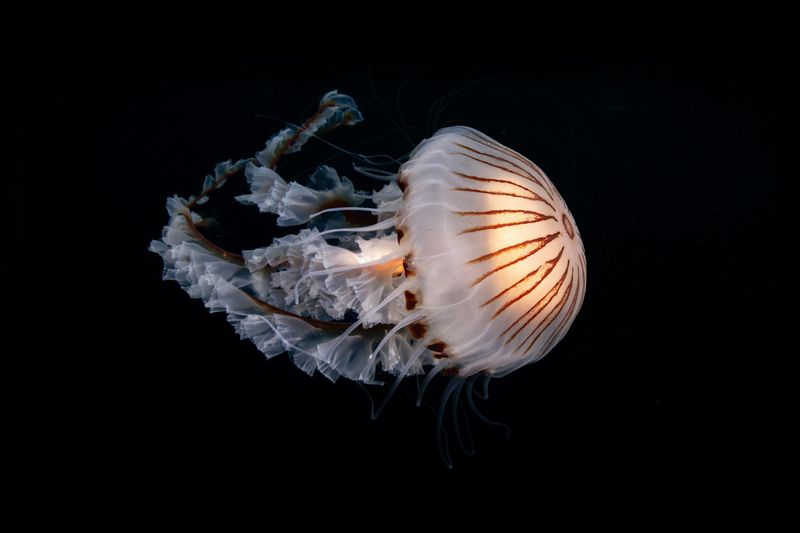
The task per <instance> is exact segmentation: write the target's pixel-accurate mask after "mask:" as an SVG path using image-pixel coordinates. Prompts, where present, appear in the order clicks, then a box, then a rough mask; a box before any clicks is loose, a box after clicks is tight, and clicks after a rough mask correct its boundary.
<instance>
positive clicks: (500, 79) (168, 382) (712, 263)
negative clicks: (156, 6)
mask: <svg viewBox="0 0 800 533" xmlns="http://www.w3.org/2000/svg"><path fill="white" fill-rule="evenodd" d="M27 84H28V85H27V86H26V90H25V94H24V98H23V99H22V101H21V105H20V106H19V108H18V111H17V116H16V118H17V120H16V127H17V139H18V141H19V143H20V144H19V146H18V151H17V161H16V164H17V169H18V170H19V171H20V175H21V176H24V179H20V180H17V181H16V182H15V184H14V194H15V204H16V207H17V211H16V220H17V223H18V233H17V235H18V236H19V237H20V238H21V248H20V249H19V252H20V254H21V255H20V256H21V257H23V258H25V261H24V265H25V266H24V269H22V270H23V271H24V276H25V277H24V278H22V277H21V278H20V280H21V279H29V280H31V283H22V282H20V284H19V285H18V286H17V287H16V292H15V296H16V297H18V299H19V300H18V304H19V306H21V308H22V309H23V310H24V312H23V317H24V320H23V321H22V322H23V324H24V328H23V329H20V330H18V332H17V334H18V335H20V336H22V338H21V341H22V342H21V343H20V345H21V346H23V347H27V349H23V352H22V353H23V354H25V353H26V352H29V353H28V354H27V355H25V357H31V358H33V359H34V360H35V361H36V362H37V363H41V364H40V365H39V366H40V368H39V369H38V370H37V372H36V373H35V374H34V376H33V379H32V384H31V385H30V386H29V387H27V390H26V392H25V396H23V400H22V401H23V402H28V404H30V405H33V404H35V405H36V406H37V407H38V410H37V412H38V414H37V416H36V417H35V419H34V420H33V424H34V426H35V427H36V430H37V435H39V434H41V437H38V438H37V439H36V442H37V444H36V446H34V447H33V451H34V453H35V454H37V458H38V459H37V464H38V465H39V466H41V468H43V471H44V472H45V475H47V476H52V477H48V479H52V480H53V483H56V484H57V485H56V486H60V485H58V484H59V483H60V484H64V485H63V486H69V485H70V483H71V480H72V481H74V480H76V479H84V480H89V483H90V484H92V486H95V487H105V486H108V487H117V488H119V487H122V486H130V484H132V483H144V484H145V486H147V487H150V488H152V489H156V488H159V487H160V488H161V489H164V487H171V486H174V487H184V486H194V487H203V486H205V484H208V485H209V486H215V487H219V486H220V485H219V484H220V483H221V484H222V486H228V485H232V486H236V485H238V484H240V483H249V482H257V483H258V484H260V485H261V486H262V488H263V489H264V490H274V491H275V492H279V493H281V494H283V495H284V497H286V498H289V499H293V498H294V496H292V495H293V494H307V493H308V492H313V493H319V494H324V495H325V497H326V498H329V501H340V500H341V501H350V498H351V497H354V496H353V495H352V493H350V492H348V491H345V490H342V489H341V487H343V486H344V485H345V483H350V482H352V481H354V480H363V485H361V488H362V489H363V490H364V491H365V492H366V495H364V494H360V495H359V496H358V498H367V499H370V497H372V498H374V499H375V500H380V499H382V496H379V495H377V494H376V493H375V492H374V490H375V487H383V488H382V489H381V490H386V491H389V492H387V493H386V494H388V495H389V496H387V498H388V499H389V500H390V501H391V502H393V505H399V506H407V505H408V504H410V503H411V502H417V501H419V499H420V498H434V497H435V498H437V499H438V500H437V501H438V502H439V503H440V504H441V505H445V506H446V505H450V502H459V505H469V504H470V502H476V503H480V504H485V505H487V507H490V508H492V507H493V506H491V505H490V504H489V501H490V500H491V499H492V497H497V498H498V499H501V498H505V497H507V496H509V495H508V494H506V492H507V488H508V487H509V486H511V484H512V482H513V483H517V482H519V483H521V485H520V486H521V487H523V489H522V490H521V491H511V492H512V494H511V497H513V498H531V499H536V498H539V497H541V495H542V494H543V493H547V494H550V495H551V496H553V495H555V497H556V498H560V496H559V495H563V497H565V498H567V497H574V495H575V493H582V494H586V495H591V494H602V493H604V492H605V491H606V490H607V489H606V487H607V486H608V484H609V483H611V480H613V481H614V483H617V482H619V483H621V486H622V487H627V490H630V492H631V494H638V496H639V497H642V498H645V499H646V498H647V496H646V494H647V493H648V491H659V490H664V491H667V489H666V488H665V487H667V486H671V485H673V484H677V485H678V486H680V487H682V489H681V490H682V491H683V494H687V493H689V494H693V495H695V496H696V497H697V498H699V499H702V497H703V494H704V493H705V492H706V491H710V492H712V493H720V492H723V493H726V494H727V493H730V494H731V495H733V494H741V489H743V488H744V487H752V486H757V485H758V484H759V482H758V480H762V479H765V476H767V475H768V474H769V473H770V472H771V471H772V465H771V462H770V457H771V456H772V451H773V449H774V447H773V446H774V445H773V441H772V439H773V437H772V427H771V424H770V422H769V417H768V415H767V413H769V412H772V411H773V410H774V408H775V406H774V405H773V402H772V400H770V394H769V392H770V389H771V385H770V383H771V381H772V376H771V373H772V372H774V370H772V368H771V367H772V366H773V365H772V363H771V362H772V361H774V360H775V357H776V355H778V354H781V353H782V351H781V350H779V349H778V344H779V337H780V335H781V334H782V331H781V329H780V327H779V324H781V323H782V320H781V318H780V316H781V315H780V311H781V309H780V305H779V304H780V303H781V301H782V297H781V294H782V293H783V291H782V290H781V289H780V287H781V286H783V285H784V284H785V283H786V282H787V281H788V280H787V279H786V276H785V275H784V274H785V272H784V266H785V255H784V254H785V252H784V251H783V250H782V248H781V245H782V243H783V242H784V234H785V232H784V230H783V229H782V228H783V225H782V222H783V220H782V217H781V212H780V205H781V201H780V198H781V195H780V192H781V187H782V182H781V176H782V175H784V172H785V168H784V166H783V165H784V164H785V159H782V156H781V153H782V152H781V150H782V142H783V141H782V136H781V126H782V122H781V121H782V117H783V115H784V113H785V103H786V97H787V93H786V88H785V85H784V81H783V79H782V78H781V76H780V74H779V71H778V70H777V69H776V68H774V66H773V65H771V64H769V63H761V62H760V60H759V59H758V58H756V57H750V56H743V57H692V56H688V55H687V56H672V55H663V54H661V55H652V56H644V55H636V56H634V55H625V54H621V55H603V56H600V55H595V56H562V57H552V56H548V57H544V56H541V57H537V56H531V57H521V56H519V57H511V58H507V59H505V60H504V61H502V62H500V63H498V62H496V61H494V60H492V61H490V59H489V58H488V57H487V58H485V60H477V61H471V62H470V63H466V62H453V61H452V60H448V59H445V58H436V57H434V58H431V59H429V60H428V61H427V62H421V61H416V60H410V59H408V57H405V58H397V57H392V56H390V55H387V54H375V55H372V56H370V57H365V58H363V60H362V59H361V58H355V59H354V60H353V61H352V62H349V63H330V62H323V61H320V60H315V59H311V58H310V57H301V56H297V57H292V58H290V59H287V60H280V61H277V62H275V61H270V62H267V61H263V62H261V61H243V62H237V63H233V64H135V63H124V64H115V63H93V64H78V65H68V66H61V67H54V68H52V69H49V70H47V71H46V72H44V71H39V72H37V73H34V74H33V75H32V76H30V77H29V78H28V81H27ZM333 88H337V89H339V90H340V91H341V92H345V93H347V94H349V95H351V96H353V97H354V98H355V99H356V101H357V102H358V103H359V105H360V108H361V109H362V111H363V113H364V116H365V121H364V123H362V124H360V125H359V126H357V127H354V128H347V129H342V130H339V131H336V132H335V133H334V134H332V135H331V136H330V137H328V139H329V140H330V141H331V142H333V143H336V144H337V145H339V146H342V147H345V148H348V149H352V148H354V147H357V150H358V151H360V152H363V153H389V154H392V155H394V156H401V155H402V154H404V153H406V152H408V151H409V150H410V149H411V148H412V147H413V145H414V144H416V143H417V142H419V141H420V140H422V139H423V138H425V137H426V136H428V135H430V134H431V133H432V132H433V131H435V130H436V129H437V128H439V127H442V126H445V125H450V124H465V125H468V126H473V127H476V128H478V129H480V130H482V131H484V132H486V133H487V134H489V135H491V136H493V137H495V138H496V139H498V140H499V141H501V142H503V143H504V144H507V145H508V146H510V147H512V148H515V149H517V150H518V151H520V152H522V153H523V154H526V155H527V156H529V157H530V158H531V159H533V160H534V161H536V162H537V163H538V164H539V165H540V166H541V167H542V168H543V169H544V170H545V171H546V172H547V173H548V174H549V176H550V177H551V179H552V180H553V181H554V183H555V184H556V186H557V187H558V188H559V190H560V191H561V193H562V195H563V196H564V197H565V199H566V200H567V203H568V204H569V206H570V208H571V210H572V212H573V214H574V215H575V219H576V220H577V223H578V225H579V228H580V230H581V233H582V236H583V240H584V243H585V246H586V252H587V258H588V278H589V284H588V292H587V297H586V302H585V305H584V307H583V310H582V311H581V313H580V315H579V317H578V319H577V320H576V322H575V324H574V325H573V327H572V329H571V330H570V332H569V334H568V335H567V336H566V338H565V339H564V340H563V341H562V342H561V343H560V344H559V345H558V347H557V348H556V349H555V350H554V351H553V352H552V353H551V354H550V355H549V356H548V357H547V358H545V359H544V360H543V361H541V362H539V363H536V364H534V365H531V366H529V367H526V368H524V369H522V370H520V371H517V372H515V373H513V374H512V375H510V376H508V377H506V378H503V379H500V380H497V381H495V382H493V384H492V386H491V390H490V392H491V398H490V400H489V401H488V402H482V403H481V405H482V407H483V408H484V411H485V412H486V414H487V415H490V416H491V417H492V418H494V419H498V420H501V421H503V422H506V423H508V424H509V425H510V426H511V427H512V428H513V433H512V436H511V438H510V439H509V440H505V439H503V438H502V436H501V435H500V434H499V433H498V432H497V431H495V430H493V429H492V428H491V427H486V426H482V425H481V424H479V423H477V422H476V423H474V424H473V426H472V430H473V434H474V437H475V440H476V444H477V448H478V450H477V454H476V455H475V456H474V457H465V456H463V455H462V454H460V453H459V452H457V451H456V450H454V451H453V453H454V459H455V463H456V468H455V469H454V470H453V471H451V472H449V471H447V470H446V469H445V468H444V467H443V464H442V462H441V460H440V459H439V456H438V455H437V453H436V449H435V443H434V429H435V421H434V417H433V415H432V414H431V413H430V411H429V410H426V409H417V408H415V407H414V406H413V402H412V400H411V399H410V398H409V397H407V396H404V395H403V394H399V395H398V396H397V397H396V398H395V399H394V400H393V401H392V402H391V404H390V405H389V407H388V408H387V410H386V411H385V413H384V415H383V416H382V417H381V418H380V419H379V420H378V421H376V422H371V421H370V420H369V416H368V415H369V412H368V402H367V399H366V396H365V395H364V393H363V391H362V390H360V389H359V388H358V387H357V386H354V385H353V384H351V383H347V382H345V380H342V381H340V382H339V383H337V384H335V385H334V384H332V383H330V382H328V381H327V380H326V379H324V378H322V377H319V376H317V377H314V378H313V379H312V378H309V377H307V376H305V375H304V374H302V373H301V372H299V371H297V369H295V368H294V367H293V365H291V363H290V362H289V361H288V360H287V359H286V358H285V357H283V356H282V357H278V358H275V359H273V360H270V361H265V360H264V358H263V357H262V355H261V354H260V353H259V352H258V351H257V350H256V349H255V348H254V347H253V346H252V345H250V344H249V343H243V342H241V341H239V340H238V338H237V337H236V335H235V334H234V332H233V331H232V329H231V328H230V327H229V325H228V324H227V323H226V321H225V319H224V317H223V316H220V315H213V316H211V315H209V314H208V313H207V312H206V310H205V308H203V306H202V305H201V303H199V302H198V301H195V300H190V299H189V298H188V297H187V296H186V295H185V294H184V293H183V292H182V291H181V290H180V289H179V287H178V286H177V285H176V284H174V283H165V282H162V281H161V279H160V273H161V260H160V258H159V257H157V256H156V255H153V254H150V253H148V252H147V246H148V243H149V241H150V240H151V239H153V238H156V237H158V236H159V234H160V231H161V227H162V225H163V224H164V223H165V222H166V220H167V215H166V212H165V211H164V208H163V206H164V201H165V199H166V197H167V196H169V195H172V194H175V193H177V194H180V195H182V196H188V195H189V194H193V193H196V192H197V191H198V190H199V188H200V186H201V184H202V179H203V176H204V175H205V174H206V173H207V172H209V171H210V170H211V169H212V168H213V165H214V164H215V163H217V162H218V161H221V160H224V159H228V158H233V159H236V158H239V157H246V156H249V155H251V154H253V153H254V152H255V151H256V150H258V149H260V148H261V147H262V146H263V143H264V141H266V139H267V138H268V137H269V136H270V135H271V134H272V133H273V132H274V131H276V130H277V129H278V128H279V127H280V122H278V121H277V120H276V118H277V119H279V120H284V121H290V122H297V121H299V120H301V119H302V118H304V117H307V116H308V115H309V113H310V112H312V111H313V110H314V109H315V106H316V103H317V101H318V99H319V98H320V96H321V95H322V94H323V93H325V92H327V91H328V90H331V89H333ZM273 117H274V118H273ZM784 155H785V154H784ZM328 158H331V159H329V160H328ZM323 160H327V162H328V164H332V165H334V166H336V167H337V168H338V169H339V170H340V171H341V172H342V173H344V174H347V175H348V176H350V177H353V179H355V180H356V181H357V184H358V185H360V186H362V187H364V188H367V187H370V186H372V185H374V184H372V183H369V182H368V181H367V180H364V179H356V177H355V176H353V174H354V173H353V172H352V171H350V170H349V164H350V159H348V158H347V157H344V156H341V155H338V154H337V152H336V151H335V150H332V149H330V148H329V147H326V146H324V145H321V144H314V143H311V144H310V145H309V146H308V148H307V149H304V151H303V152H302V153H301V155H300V156H299V157H296V158H294V159H293V160H291V161H287V165H286V166H285V167H284V169H285V170H286V173H285V174H284V175H286V176H292V175H296V176H302V175H303V173H307V172H308V171H310V170H311V169H313V167H314V166H315V165H316V164H318V163H319V162H321V161H323ZM237 192H241V191H240V184H239V183H234V182H231V183H229V184H228V185H227V186H226V189H225V190H224V191H223V192H221V194H220V198H219V199H218V201H214V202H213V203H212V204H211V205H210V206H209V208H210V209H211V210H212V212H213V213H214V214H215V215H216V216H218V218H219V220H220V227H219V228H220V229H219V232H218V237H219V239H221V241H222V242H224V243H225V244H226V245H227V246H229V247H231V248H237V247H238V248H239V249H242V248H248V247H253V246H258V245H264V244H266V243H268V242H269V241H270V239H271V237H272V236H274V235H276V233H274V231H273V229H272V227H271V221H272V217H271V216H269V215H263V216H262V215H258V214H254V213H252V212H245V211H246V210H244V209H243V208H242V207H240V206H237V205H235V204H234V203H232V202H228V203H226V200H229V199H230V198H231V197H232V196H233V194H235V193H237ZM27 328H30V329H27ZM773 368H774V367H773ZM412 389H413V387H412V388H410V389H408V392H411V391H412ZM377 394H380V391H378V392H377ZM431 398H432V399H433V398H435V391H434V394H433V395H431ZM221 480H225V481H221ZM754 480H755V481H754ZM226 483H227V485H225V484H226ZM504 487H505V489H504ZM631 489H632V490H631ZM167 490H168V489H167ZM371 495H372V496H371ZM358 501H360V500H358ZM359 505H361V504H360V503H359ZM364 505H368V504H367V503H364Z"/></svg>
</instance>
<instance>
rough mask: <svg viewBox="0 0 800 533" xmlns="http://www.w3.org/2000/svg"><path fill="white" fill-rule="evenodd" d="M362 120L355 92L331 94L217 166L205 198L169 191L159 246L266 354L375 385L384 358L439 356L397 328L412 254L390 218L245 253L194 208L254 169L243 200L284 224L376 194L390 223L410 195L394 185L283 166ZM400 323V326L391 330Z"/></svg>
mask: <svg viewBox="0 0 800 533" xmlns="http://www.w3.org/2000/svg"><path fill="white" fill-rule="evenodd" d="M360 120H361V114H360V113H359V112H358V109H357V108H356V106H355V103H354V102H353V101H352V99H350V98H349V97H347V96H345V95H340V94H338V93H336V92H335V91H334V92H331V93H328V94H327V95H325V96H324V97H323V99H322V102H321V103H320V110H319V111H318V113H317V114H316V115H314V116H313V117H312V118H311V119H309V120H308V121H307V122H306V123H305V124H303V126H302V127H289V128H285V129H283V130H281V131H280V132H279V133H278V134H276V135H275V136H273V137H272V138H271V139H270V140H269V141H268V142H267V145H266V147H265V148H264V150H262V151H260V152H258V153H257V154H256V156H255V158H253V159H248V160H241V161H237V162H236V163H233V162H231V161H226V162H224V163H220V164H219V165H217V167H216V168H215V172H214V174H213V175H210V176H208V177H206V180H205V182H204V183H203V189H202V192H201V194H200V195H199V196H198V197H190V198H189V199H183V198H180V197H178V196H174V197H172V198H169V199H168V200H167V212H168V214H169V216H170V221H169V223H168V224H167V226H165V227H164V229H163V232H162V236H161V239H160V240H154V241H153V242H152V243H151V245H150V250H151V251H153V252H155V253H157V254H159V255H160V256H161V258H162V259H163V261H164V274H163V277H164V279H165V280H172V281H176V282H177V283H178V284H179V285H180V286H181V287H182V288H183V289H184V290H185V291H186V292H187V293H188V294H189V295H190V296H191V297H192V298H198V299H201V300H202V301H203V303H204V304H205V306H206V307H207V308H208V309H209V310H210V311H211V312H224V313H226V315H227V318H228V321H229V322H230V323H231V324H232V325H233V326H234V328H235V329H236V331H237V333H238V334H239V336H240V337H241V338H242V339H250V340H251V341H252V342H253V344H255V346H256V347H257V348H258V349H259V350H260V351H261V352H262V353H263V354H264V355H265V356H266V357H274V356H276V355H278V354H281V353H284V352H287V353H288V354H289V356H290V357H291V358H292V360H293V361H294V363H295V364H296V365H297V366H298V367H299V368H300V369H301V370H303V371H304V372H306V373H308V374H313V373H314V372H315V371H319V372H321V373H322V374H323V375H325V376H327V377H328V378H330V379H332V380H335V379H337V378H338V377H339V376H344V377H346V378H349V379H353V380H358V381H362V382H367V383H371V382H375V380H376V377H375V373H376V369H377V368H378V366H380V367H381V368H382V369H383V370H384V371H387V372H391V373H394V374H401V373H402V374H406V373H412V374H413V373H419V372H422V368H423V364H430V363H431V361H432V356H431V353H430V352H429V351H428V350H423V353H422V355H421V356H417V358H416V360H414V361H411V360H410V359H411V358H412V356H416V353H419V352H420V347H421V344H420V343H422V342H424V340H414V339H412V338H411V337H410V336H409V335H408V334H407V333H406V332H405V330H404V329H403V328H400V329H398V328H396V327H394V326H395V325H396V324H398V323H401V322H403V321H404V320H405V321H406V322H409V323H410V322H412V321H413V320H414V318H413V317H410V318H409V311H408V310H407V309H406V308H405V305H404V303H405V302H404V300H403V298H402V295H403V290H402V289H403V288H404V285H403V284H404V283H407V280H406V278H405V275H404V271H403V268H402V259H403V254H402V251H401V249H400V246H399V245H398V239H397V235H396V234H395V233H394V231H393V230H392V228H391V227H389V226H386V228H387V229H378V230H376V231H372V232H366V233H352V232H347V231H341V230H340V229H337V230H336V231H337V232H338V233H336V234H335V236H333V235H325V234H323V232H321V231H320V230H319V229H317V228H316V227H312V228H304V229H301V230H300V231H299V232H298V233H297V234H295V235H287V236H284V237H280V238H276V239H274V240H273V242H272V244H270V245H269V246H266V247H263V248H257V249H253V250H245V251H243V252H242V253H241V256H238V255H236V254H231V253H228V252H225V251H223V250H221V249H219V248H218V247H216V246H214V245H212V244H211V243H210V242H209V241H208V240H207V239H206V238H205V237H204V236H203V235H202V233H201V232H200V230H199V229H198V228H199V226H201V225H202V222H203V218H202V217H201V216H200V215H199V214H198V213H196V212H194V211H193V207H194V206H195V205H200V204H202V203H204V202H205V201H206V200H207V198H208V194H209V193H210V192H212V191H214V190H216V189H217V188H219V187H221V186H222V185H223V184H224V183H225V181H226V180H227V179H228V178H229V177H230V176H231V175H232V174H234V173H236V172H237V171H239V170H241V169H244V174H245V177H246V178H247V181H248V183H249V185H250V192H249V193H248V194H245V195H242V196H238V197H237V200H238V201H239V202H241V203H243V204H246V205H254V206H257V207H258V209H259V210H260V211H261V212H265V213H273V214H275V215H277V224H278V225H279V226H291V225H299V224H305V223H307V222H309V221H310V220H311V219H312V215H315V214H317V213H319V212H320V211H323V210H325V209H331V208H335V209H341V208H345V209H346V208H348V207H356V206H361V205H362V204H363V203H364V202H366V201H370V202H372V204H374V206H375V207H374V208H372V209H371V211H372V212H374V215H375V216H376V217H377V220H378V221H379V222H386V221H389V223H390V222H391V219H392V217H393V216H394V214H395V212H396V211H397V210H398V209H399V208H400V204H401V203H402V192H401V191H400V189H399V187H398V186H397V184H396V183H394V182H390V183H388V184H387V185H385V186H384V187H383V188H382V189H381V190H379V191H375V192H373V193H372V194H368V193H364V192H360V191H356V190H355V188H354V186H353V183H352V182H351V181H350V180H348V179H347V178H346V177H343V176H342V177H340V176H339V174H338V173H337V172H336V171H335V170H334V169H333V168H331V167H328V166H321V167H319V168H318V169H317V170H316V171H315V172H314V173H313V174H312V175H311V177H310V179H309V180H308V183H307V184H306V185H303V184H300V183H297V182H293V181H290V182H287V181H286V180H284V179H283V178H282V177H281V176H280V174H278V172H277V171H276V170H275V165H276V164H277V161H278V159H279V158H280V157H281V156H282V155H284V154H288V153H292V152H296V151H298V150H299V149H300V148H301V147H302V145H303V144H305V143H306V142H307V141H308V140H309V139H310V138H311V137H313V136H314V135H315V134H316V133H318V132H322V131H326V130H329V129H333V128H335V127H337V126H339V125H351V124H355V123H357V122H359V121H360ZM362 209H363V208H362ZM329 218H330V217H329ZM340 222H341V224H343V223H344V222H343V221H340ZM341 224H340V223H338V222H337V225H339V226H341ZM325 233H327V232H325ZM329 241H331V242H329ZM354 316H355V317H357V320H356V321H355V322H353V321H352V317H354ZM393 327H394V328H393ZM389 331H391V332H392V335H391V336H390V337H387V338H384V336H385V335H386V333H387V332H389ZM378 348H380V349H379V350H377V352H376V349H378Z"/></svg>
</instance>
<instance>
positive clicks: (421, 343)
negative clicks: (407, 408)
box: [372, 339, 428, 420]
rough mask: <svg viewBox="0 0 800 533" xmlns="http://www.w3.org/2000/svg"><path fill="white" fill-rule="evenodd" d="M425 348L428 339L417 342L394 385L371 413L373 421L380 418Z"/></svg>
mask: <svg viewBox="0 0 800 533" xmlns="http://www.w3.org/2000/svg"><path fill="white" fill-rule="evenodd" d="M427 346H428V339H420V340H419V342H418V343H417V346H416V347H415V350H414V353H412V354H411V357H409V358H408V362H407V363H406V365H405V366H404V367H403V369H402V370H401V371H400V374H399V375H398V376H397V378H396V379H395V380H394V383H393V384H392V388H391V389H389V392H387V393H386V396H384V397H383V400H382V401H381V403H380V405H379V406H378V408H377V409H376V410H375V411H373V412H372V419H373V420H375V419H376V418H378V417H379V416H380V414H381V412H382V411H383V408H384V407H386V404H387V403H389V400H390V399H391V398H392V396H393V395H394V393H395V391H396V390H397V387H399V386H400V382H401V381H403V379H404V378H405V377H406V375H407V374H408V371H409V370H410V369H411V367H412V366H414V364H415V363H416V362H417V361H418V360H419V358H420V357H421V356H422V354H423V353H424V352H425V350H427V349H428V348H427Z"/></svg>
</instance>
